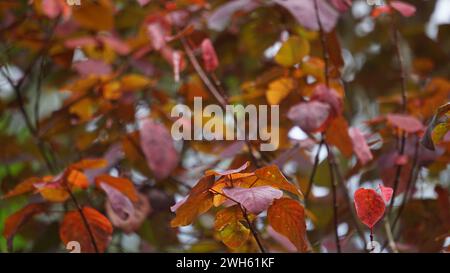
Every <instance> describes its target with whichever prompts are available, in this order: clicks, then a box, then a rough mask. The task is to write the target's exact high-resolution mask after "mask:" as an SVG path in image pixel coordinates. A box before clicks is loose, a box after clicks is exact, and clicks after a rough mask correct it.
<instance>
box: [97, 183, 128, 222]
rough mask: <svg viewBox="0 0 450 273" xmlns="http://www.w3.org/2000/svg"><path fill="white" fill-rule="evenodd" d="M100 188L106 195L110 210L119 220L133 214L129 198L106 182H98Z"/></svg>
mask: <svg viewBox="0 0 450 273" xmlns="http://www.w3.org/2000/svg"><path fill="white" fill-rule="evenodd" d="M99 188H101V189H102V190H103V191H104V192H105V193H106V195H107V196H108V203H109V205H110V208H111V210H112V212H114V214H115V215H117V217H118V218H120V219H121V220H127V219H128V218H129V217H130V215H132V214H134V206H133V203H132V202H131V200H130V199H129V198H128V197H127V196H126V195H125V194H123V193H122V192H121V191H119V190H118V189H116V188H114V187H111V186H110V185H109V184H106V183H102V182H100V183H99Z"/></svg>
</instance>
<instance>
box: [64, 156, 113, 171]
mask: <svg viewBox="0 0 450 273" xmlns="http://www.w3.org/2000/svg"><path fill="white" fill-rule="evenodd" d="M107 165H108V161H107V160H106V159H103V158H86V159H83V160H80V161H78V162H76V163H73V164H72V165H71V167H72V168H74V169H78V170H86V169H101V168H104V167H106V166H107Z"/></svg>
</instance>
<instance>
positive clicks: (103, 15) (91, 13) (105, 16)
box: [73, 0, 114, 31]
mask: <svg viewBox="0 0 450 273" xmlns="http://www.w3.org/2000/svg"><path fill="white" fill-rule="evenodd" d="M113 13H114V10H113V5H112V4H111V1H110V0H100V1H97V2H89V1H87V2H86V3H83V4H82V5H80V6H79V7H77V8H76V9H73V18H74V19H75V21H76V22H77V23H78V24H80V25H81V26H83V27H85V28H87V29H90V30H94V31H102V30H111V29H112V28H113V27H114V14H113Z"/></svg>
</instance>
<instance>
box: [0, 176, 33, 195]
mask: <svg viewBox="0 0 450 273" xmlns="http://www.w3.org/2000/svg"><path fill="white" fill-rule="evenodd" d="M41 181H42V179H41V178H38V177H30V178H27V179H25V180H24V181H22V182H20V183H19V184H17V185H16V186H15V187H14V188H13V189H12V190H10V191H9V192H8V193H6V194H5V195H3V196H2V199H5V198H10V197H14V196H18V195H22V194H25V193H29V192H32V191H34V190H36V188H35V186H34V184H35V183H39V182H41Z"/></svg>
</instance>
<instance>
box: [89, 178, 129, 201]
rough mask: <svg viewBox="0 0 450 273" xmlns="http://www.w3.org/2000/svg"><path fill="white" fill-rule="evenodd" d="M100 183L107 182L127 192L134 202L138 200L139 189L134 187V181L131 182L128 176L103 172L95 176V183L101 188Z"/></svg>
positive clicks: (124, 192)
mask: <svg viewBox="0 0 450 273" xmlns="http://www.w3.org/2000/svg"><path fill="white" fill-rule="evenodd" d="M100 183H106V184H108V185H110V186H111V187H114V188H115V189H117V190H119V191H120V192H122V193H123V194H125V195H126V196H127V197H128V198H130V200H131V201H132V202H137V201H138V195H137V191H136V188H135V187H134V184H133V182H131V181H130V180H128V179H126V178H122V177H114V176H110V175H107V174H102V175H99V176H97V177H96V178H95V184H96V185H97V187H99V188H101V187H100Z"/></svg>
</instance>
